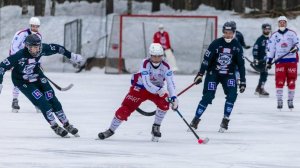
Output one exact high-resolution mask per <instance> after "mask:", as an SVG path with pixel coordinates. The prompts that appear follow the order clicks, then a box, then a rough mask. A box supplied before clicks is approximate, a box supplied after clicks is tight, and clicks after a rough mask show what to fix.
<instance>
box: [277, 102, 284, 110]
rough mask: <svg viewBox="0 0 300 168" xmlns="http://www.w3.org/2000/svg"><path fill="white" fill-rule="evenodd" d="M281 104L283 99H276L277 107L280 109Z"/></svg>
mask: <svg viewBox="0 0 300 168" xmlns="http://www.w3.org/2000/svg"><path fill="white" fill-rule="evenodd" d="M282 106H283V101H282V100H277V109H279V110H281V109H282Z"/></svg>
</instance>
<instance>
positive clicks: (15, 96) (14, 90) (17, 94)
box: [13, 86, 20, 99]
mask: <svg viewBox="0 0 300 168" xmlns="http://www.w3.org/2000/svg"><path fill="white" fill-rule="evenodd" d="M19 94H20V90H19V88H18V87H17V86H14V89H13V99H18V97H19Z"/></svg>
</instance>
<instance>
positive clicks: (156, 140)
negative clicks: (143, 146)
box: [151, 136, 160, 142]
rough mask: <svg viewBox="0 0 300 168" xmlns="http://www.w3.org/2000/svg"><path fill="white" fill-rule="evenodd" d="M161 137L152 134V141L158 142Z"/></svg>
mask: <svg viewBox="0 0 300 168" xmlns="http://www.w3.org/2000/svg"><path fill="white" fill-rule="evenodd" d="M159 138H160V137H156V136H152V138H151V141H153V142H158V140H159Z"/></svg>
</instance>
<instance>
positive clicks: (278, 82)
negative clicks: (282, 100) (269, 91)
mask: <svg viewBox="0 0 300 168" xmlns="http://www.w3.org/2000/svg"><path fill="white" fill-rule="evenodd" d="M283 86H284V80H277V81H276V88H283Z"/></svg>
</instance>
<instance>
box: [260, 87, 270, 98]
mask: <svg viewBox="0 0 300 168" xmlns="http://www.w3.org/2000/svg"><path fill="white" fill-rule="evenodd" d="M269 95H270V94H269V93H268V92H267V91H266V90H265V89H264V88H261V89H260V92H259V97H269Z"/></svg>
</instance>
